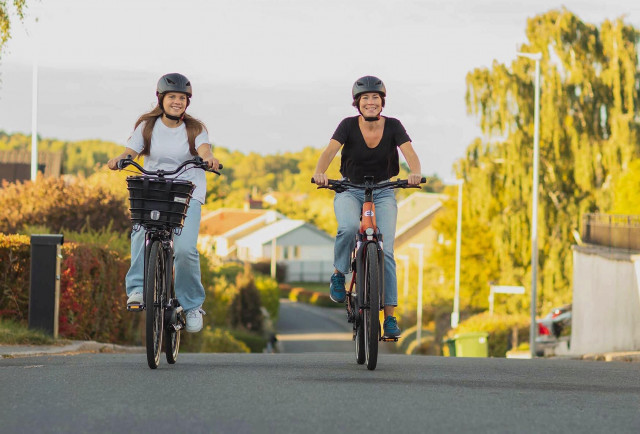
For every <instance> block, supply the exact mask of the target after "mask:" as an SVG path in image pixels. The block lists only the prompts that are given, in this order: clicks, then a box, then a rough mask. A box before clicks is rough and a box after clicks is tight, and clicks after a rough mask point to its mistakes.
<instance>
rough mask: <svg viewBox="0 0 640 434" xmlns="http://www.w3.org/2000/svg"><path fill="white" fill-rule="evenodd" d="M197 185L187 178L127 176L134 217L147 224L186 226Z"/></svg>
mask: <svg viewBox="0 0 640 434" xmlns="http://www.w3.org/2000/svg"><path fill="white" fill-rule="evenodd" d="M194 188H195V185H194V184H193V183H192V182H190V181H185V180H183V179H166V178H157V177H152V176H129V177H127V189H128V190H129V205H130V208H129V210H130V211H131V221H132V222H133V224H134V225H142V226H144V227H146V228H147V227H158V226H163V227H167V228H172V229H177V228H182V226H183V225H184V219H185V217H186V216H187V209H188V208H189V202H190V201H191V195H192V194H193V190H194Z"/></svg>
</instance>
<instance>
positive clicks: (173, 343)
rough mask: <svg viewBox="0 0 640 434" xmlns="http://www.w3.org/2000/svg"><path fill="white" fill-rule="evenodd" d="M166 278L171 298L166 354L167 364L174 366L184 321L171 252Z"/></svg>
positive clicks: (167, 321) (167, 323)
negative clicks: (179, 308)
mask: <svg viewBox="0 0 640 434" xmlns="http://www.w3.org/2000/svg"><path fill="white" fill-rule="evenodd" d="M165 267H166V270H165V276H166V282H167V285H166V286H167V288H169V289H168V297H169V309H168V310H167V311H165V333H164V342H165V344H164V345H165V348H164V353H165V355H166V357H167V362H168V363H169V364H171V365H173V364H174V363H175V362H176V361H177V360H178V352H179V351H180V330H179V329H178V330H176V326H177V325H178V323H179V322H180V321H181V319H182V312H178V306H179V303H178V300H177V299H176V289H175V285H174V275H173V253H172V252H169V254H168V255H167V260H166V261H165Z"/></svg>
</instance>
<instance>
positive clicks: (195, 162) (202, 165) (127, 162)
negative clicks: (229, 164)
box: [117, 155, 223, 176]
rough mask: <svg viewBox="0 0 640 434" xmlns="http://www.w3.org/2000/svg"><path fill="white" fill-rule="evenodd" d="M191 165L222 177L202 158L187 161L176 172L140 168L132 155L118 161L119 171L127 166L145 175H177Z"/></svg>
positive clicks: (220, 167) (219, 167)
mask: <svg viewBox="0 0 640 434" xmlns="http://www.w3.org/2000/svg"><path fill="white" fill-rule="evenodd" d="M189 164H191V165H193V167H198V168H200V169H202V170H205V171H207V172H213V173H215V174H216V175H220V172H218V171H217V170H213V169H210V168H209V166H208V165H207V164H206V163H205V162H204V160H203V159H202V158H200V157H194V158H192V159H191V160H187V161H185V162H183V163H182V164H180V165H179V166H178V167H177V168H176V169H175V170H171V171H166V170H145V169H144V168H143V167H142V166H140V165H139V164H138V163H136V162H135V161H133V159H132V158H131V155H127V158H123V159H122V160H120V161H118V163H117V167H118V169H119V170H122V169H124V168H125V167H127V166H133V167H135V168H137V169H138V170H140V172H142V173H144V174H145V175H155V176H165V175H175V174H176V173H178V172H179V171H180V170H182V169H183V168H184V167H186V166H187V165H189ZM222 168H223V166H222V164H220V165H218V170H220V169H222Z"/></svg>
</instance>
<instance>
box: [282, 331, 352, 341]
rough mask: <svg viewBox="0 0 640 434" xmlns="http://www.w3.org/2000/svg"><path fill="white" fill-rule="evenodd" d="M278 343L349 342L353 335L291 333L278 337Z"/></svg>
mask: <svg viewBox="0 0 640 434" xmlns="http://www.w3.org/2000/svg"><path fill="white" fill-rule="evenodd" d="M278 340H279V341H283V342H286V341H351V340H353V333H292V334H286V335H281V334H279V335H278Z"/></svg>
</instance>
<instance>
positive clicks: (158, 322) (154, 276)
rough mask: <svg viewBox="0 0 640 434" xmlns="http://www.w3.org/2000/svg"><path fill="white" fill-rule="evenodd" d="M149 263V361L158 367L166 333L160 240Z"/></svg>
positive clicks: (164, 292)
mask: <svg viewBox="0 0 640 434" xmlns="http://www.w3.org/2000/svg"><path fill="white" fill-rule="evenodd" d="M147 264H148V266H147V279H146V282H145V289H144V297H145V304H146V309H147V318H146V320H147V321H146V326H147V327H146V332H147V333H146V344H147V363H148V364H149V367H150V368H151V369H156V368H157V367H158V364H159V363H160V353H161V352H162V335H163V334H164V313H163V308H164V295H165V294H166V288H165V277H164V255H163V252H162V249H161V247H160V242H159V241H154V242H153V244H152V245H151V249H150V250H149V259H148V261H147Z"/></svg>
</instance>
